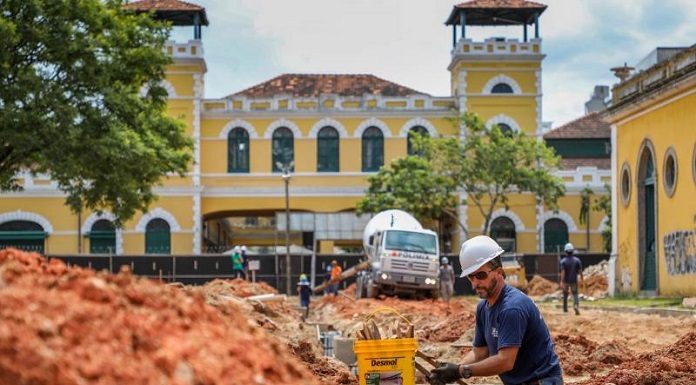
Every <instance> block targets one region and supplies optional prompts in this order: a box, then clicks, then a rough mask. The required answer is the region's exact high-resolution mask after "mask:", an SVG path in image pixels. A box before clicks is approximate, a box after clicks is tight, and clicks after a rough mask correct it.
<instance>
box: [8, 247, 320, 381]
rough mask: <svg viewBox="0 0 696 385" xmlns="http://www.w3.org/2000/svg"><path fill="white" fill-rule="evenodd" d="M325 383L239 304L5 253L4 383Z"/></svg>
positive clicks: (129, 276) (127, 275)
mask: <svg viewBox="0 0 696 385" xmlns="http://www.w3.org/2000/svg"><path fill="white" fill-rule="evenodd" d="M230 381H232V382H234V383H245V384H288V385H300V384H318V383H319V382H318V381H317V380H316V379H315V377H314V376H313V375H312V373H311V372H310V371H309V370H307V369H306V368H305V367H304V366H303V364H302V363H301V362H300V361H299V360H297V359H296V358H295V357H294V356H293V355H292V354H291V353H290V352H289V351H288V349H287V347H286V346H285V345H283V344H282V343H280V342H278V341H277V340H276V339H275V338H271V337H270V336H269V335H268V334H267V333H266V332H265V331H264V330H263V329H262V328H259V327H256V326H255V325H253V324H250V322H249V319H248V318H247V317H246V316H245V314H244V313H243V311H242V310H241V308H240V307H239V306H237V305H236V304H235V303H234V302H230V303H227V304H226V305H225V312H224V313H223V312H220V311H218V310H216V309H215V308H214V307H211V306H209V305H208V304H206V301H205V298H204V297H203V296H202V295H200V294H199V293H196V291H194V290H180V289H179V288H177V287H174V286H168V285H164V284H162V283H159V282H156V281H152V280H149V279H145V278H139V277H135V276H133V275H132V274H130V273H129V272H128V271H127V270H123V271H121V272H120V273H119V274H116V275H113V274H107V273H101V272H95V271H93V270H88V269H82V268H77V267H67V266H66V265H65V264H64V263H62V262H60V261H59V260H55V259H53V260H50V261H47V260H46V259H45V258H43V257H41V256H40V255H38V254H34V253H24V252H20V251H17V250H13V249H9V250H0V383H3V384H12V383H16V384H28V383H31V384H39V385H40V384H55V385H63V384H91V383H95V384H96V383H99V384H162V383H168V384H181V385H184V384H221V383H229V382H230Z"/></svg>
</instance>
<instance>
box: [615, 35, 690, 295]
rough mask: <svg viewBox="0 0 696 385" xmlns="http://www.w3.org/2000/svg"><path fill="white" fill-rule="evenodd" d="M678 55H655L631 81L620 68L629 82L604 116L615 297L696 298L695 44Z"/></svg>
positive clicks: (671, 52)
mask: <svg viewBox="0 0 696 385" xmlns="http://www.w3.org/2000/svg"><path fill="white" fill-rule="evenodd" d="M661 51H665V52H667V53H669V54H668V55H667V54H660V52H661ZM676 51H677V52H675V49H657V50H655V51H654V52H653V53H652V54H650V55H649V56H648V57H647V58H646V60H643V61H642V62H641V63H640V65H641V68H642V70H641V71H640V72H637V73H635V74H633V75H632V76H625V75H630V73H628V71H629V70H630V68H625V67H624V68H617V69H616V70H617V72H619V75H621V76H622V77H624V79H622V81H621V82H620V83H619V84H617V85H615V86H614V88H613V92H612V93H613V106H612V107H611V108H610V109H609V114H608V115H607V119H608V120H609V121H610V122H611V124H612V126H611V136H612V145H613V148H612V171H613V176H614V180H613V183H612V185H613V186H614V189H613V194H612V207H613V210H614V211H613V215H612V220H613V224H612V226H613V233H614V243H613V253H614V255H615V269H613V270H612V271H613V273H614V274H615V276H614V279H613V280H612V283H614V284H615V285H616V288H615V289H616V291H617V292H623V293H643V294H647V295H653V294H658V295H689V296H693V295H696V115H694V113H693V111H694V109H696V46H692V47H690V48H681V49H676ZM622 72H623V73H622ZM617 76H618V75H617Z"/></svg>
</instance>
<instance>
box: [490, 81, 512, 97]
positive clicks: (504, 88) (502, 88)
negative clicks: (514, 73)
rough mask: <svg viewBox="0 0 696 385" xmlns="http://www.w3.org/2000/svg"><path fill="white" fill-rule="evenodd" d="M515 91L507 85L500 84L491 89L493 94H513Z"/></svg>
mask: <svg viewBox="0 0 696 385" xmlns="http://www.w3.org/2000/svg"><path fill="white" fill-rule="evenodd" d="M513 92H514V91H513V90H512V87H510V85H509V84H507V83H498V84H496V85H494V86H493V88H491V93H492V94H512V93H513Z"/></svg>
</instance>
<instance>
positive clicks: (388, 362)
mask: <svg viewBox="0 0 696 385" xmlns="http://www.w3.org/2000/svg"><path fill="white" fill-rule="evenodd" d="M397 361H398V359H397V358H394V359H389V360H372V362H371V364H372V366H396V362H397Z"/></svg>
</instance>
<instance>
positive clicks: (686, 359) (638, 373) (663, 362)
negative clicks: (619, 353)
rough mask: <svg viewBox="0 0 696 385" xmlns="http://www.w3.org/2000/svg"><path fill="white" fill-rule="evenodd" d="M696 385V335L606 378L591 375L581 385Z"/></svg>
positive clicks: (623, 366)
mask: <svg viewBox="0 0 696 385" xmlns="http://www.w3.org/2000/svg"><path fill="white" fill-rule="evenodd" d="M609 383H611V384H615V385H635V384H639V385H642V384H646V385H647V384H670V385H691V384H696V332H693V331H692V332H690V333H687V334H685V335H684V336H682V337H681V338H680V339H679V340H678V341H677V342H675V343H674V344H672V345H669V346H667V347H664V348H662V349H659V350H657V351H654V352H651V353H644V354H641V355H639V356H638V357H636V358H634V359H632V360H628V361H625V362H624V363H623V364H621V365H619V367H618V368H616V369H614V370H612V371H610V372H609V373H608V374H606V375H603V376H597V375H592V378H591V379H590V380H587V381H584V382H581V384H582V385H604V384H609Z"/></svg>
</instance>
